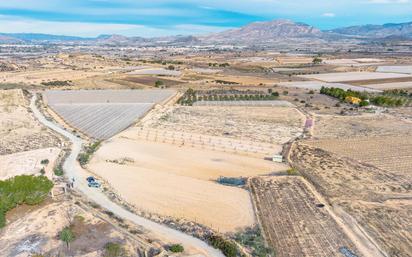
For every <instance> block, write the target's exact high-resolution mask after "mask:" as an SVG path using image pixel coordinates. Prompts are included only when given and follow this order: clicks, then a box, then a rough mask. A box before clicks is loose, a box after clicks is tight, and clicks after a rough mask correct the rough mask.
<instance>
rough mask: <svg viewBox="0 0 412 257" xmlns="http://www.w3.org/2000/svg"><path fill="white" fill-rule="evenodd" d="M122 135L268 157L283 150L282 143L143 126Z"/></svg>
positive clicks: (130, 137)
mask: <svg viewBox="0 0 412 257" xmlns="http://www.w3.org/2000/svg"><path fill="white" fill-rule="evenodd" d="M122 137H124V138H129V139H141V140H146V141H150V142H160V143H167V144H172V145H177V146H188V147H193V148H199V149H208V150H213V151H220V152H228V153H234V154H242V155H249V156H255V157H259V158H268V157H271V156H273V155H274V154H279V153H280V152H281V151H282V146H281V145H276V144H269V143H262V142H254V141H250V140H247V139H242V140H239V139H232V138H227V137H218V136H209V135H204V134H198V133H188V132H182V131H174V130H164V129H148V128H143V127H134V128H130V129H128V130H127V131H124V133H122Z"/></svg>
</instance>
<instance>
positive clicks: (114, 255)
mask: <svg viewBox="0 0 412 257" xmlns="http://www.w3.org/2000/svg"><path fill="white" fill-rule="evenodd" d="M104 250H105V252H104V255H103V256H104V257H120V256H126V250H125V249H124V247H123V246H122V245H121V244H119V243H107V244H106V245H105V246H104Z"/></svg>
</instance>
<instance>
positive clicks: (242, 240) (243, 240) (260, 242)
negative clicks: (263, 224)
mask: <svg viewBox="0 0 412 257" xmlns="http://www.w3.org/2000/svg"><path fill="white" fill-rule="evenodd" d="M235 240H236V241H237V242H238V243H239V244H241V245H243V246H245V247H247V248H248V249H250V251H251V253H252V256H256V257H268V256H275V251H274V250H273V249H272V248H270V247H267V246H266V244H265V239H264V238H263V236H262V233H261V230H260V229H259V227H254V228H247V229H245V230H244V231H241V232H238V233H236V234H235Z"/></svg>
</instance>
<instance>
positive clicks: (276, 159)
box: [272, 154, 283, 163]
mask: <svg viewBox="0 0 412 257" xmlns="http://www.w3.org/2000/svg"><path fill="white" fill-rule="evenodd" d="M272 161H273V162H279V163H282V162H283V156H282V155H279V154H275V155H273V157H272Z"/></svg>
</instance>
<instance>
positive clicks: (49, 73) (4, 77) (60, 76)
mask: <svg viewBox="0 0 412 257" xmlns="http://www.w3.org/2000/svg"><path fill="white" fill-rule="evenodd" d="M102 74H104V73H102V72H99V71H89V70H72V69H62V68H52V69H41V70H28V71H20V72H0V81H1V82H2V83H16V84H18V83H23V84H41V83H44V82H50V81H56V80H59V81H65V80H76V79H84V78H88V77H93V76H97V75H102Z"/></svg>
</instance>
